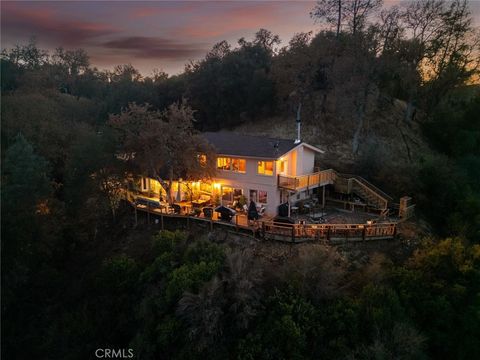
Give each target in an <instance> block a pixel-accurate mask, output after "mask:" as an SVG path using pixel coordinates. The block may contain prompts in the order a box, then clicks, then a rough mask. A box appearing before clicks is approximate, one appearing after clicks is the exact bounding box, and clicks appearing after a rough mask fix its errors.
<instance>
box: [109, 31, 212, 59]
mask: <svg viewBox="0 0 480 360" xmlns="http://www.w3.org/2000/svg"><path fill="white" fill-rule="evenodd" d="M102 45H103V46H104V47H105V48H108V49H115V50H121V51H123V52H125V53H129V54H131V55H132V56H136V57H140V58H144V59H179V60H185V59H188V58H190V57H195V56H198V55H200V54H203V53H205V51H206V48H205V46H204V45H203V44H191V43H190V44H189V43H182V42H177V41H173V40H169V39H164V38H160V37H146V36H128V37H122V38H118V39H114V40H110V41H107V42H104V43H103V44H102Z"/></svg>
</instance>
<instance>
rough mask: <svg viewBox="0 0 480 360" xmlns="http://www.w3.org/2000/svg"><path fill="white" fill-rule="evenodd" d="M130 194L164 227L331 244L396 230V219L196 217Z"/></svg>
mask: <svg viewBox="0 0 480 360" xmlns="http://www.w3.org/2000/svg"><path fill="white" fill-rule="evenodd" d="M133 196H134V195H131V194H130V195H129V196H127V200H128V202H129V203H130V204H131V205H132V206H133V207H134V209H135V217H136V218H137V216H138V215H137V212H138V211H140V212H142V213H146V214H147V219H148V221H155V220H156V222H158V223H159V224H160V226H161V228H162V229H163V228H164V225H165V222H166V221H168V220H169V219H182V220H183V221H185V225H186V226H187V227H190V226H191V225H192V224H193V223H200V224H201V223H203V224H206V225H207V226H208V227H209V228H210V230H213V229H214V228H215V227H224V228H225V227H227V228H230V229H232V230H235V231H242V232H246V233H248V234H250V235H252V236H253V237H256V238H262V239H268V240H278V241H284V242H292V243H300V242H305V241H315V240H317V241H327V242H331V243H336V242H343V241H367V240H384V239H393V238H394V237H395V235H396V231H397V223H396V222H388V223H375V224H370V225H369V224H284V223H278V222H274V221H273V219H272V218H269V217H264V218H262V219H260V220H258V221H248V219H247V216H246V214H244V213H237V214H236V215H235V216H234V217H233V218H232V221H230V222H227V221H223V220H221V219H219V218H218V214H217V213H215V212H214V214H213V217H211V218H208V217H205V215H204V214H203V213H202V214H200V215H199V216H192V215H185V214H171V213H165V211H164V210H163V209H161V208H156V207H151V206H148V205H147V206H145V205H138V204H136V203H135V201H133V199H134V197H133Z"/></svg>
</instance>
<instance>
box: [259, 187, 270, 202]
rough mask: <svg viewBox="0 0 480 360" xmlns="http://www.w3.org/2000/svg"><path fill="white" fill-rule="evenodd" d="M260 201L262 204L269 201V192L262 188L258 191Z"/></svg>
mask: <svg viewBox="0 0 480 360" xmlns="http://www.w3.org/2000/svg"><path fill="white" fill-rule="evenodd" d="M258 202H259V203H260V204H266V203H267V202H268V198H267V192H266V191H262V190H260V191H259V192H258Z"/></svg>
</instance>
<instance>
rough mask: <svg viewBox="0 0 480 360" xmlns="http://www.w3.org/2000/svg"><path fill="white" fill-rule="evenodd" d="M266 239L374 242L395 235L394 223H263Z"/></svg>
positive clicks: (395, 226)
mask: <svg viewBox="0 0 480 360" xmlns="http://www.w3.org/2000/svg"><path fill="white" fill-rule="evenodd" d="M262 228H263V232H264V234H265V236H266V237H271V238H274V239H277V240H289V239H290V240H291V241H293V242H295V241H306V240H321V239H324V240H374V239H392V238H393V237H394V236H395V234H396V228H397V224H396V223H395V222H388V223H376V224H371V225H369V224H282V223H275V222H264V223H263V224H262Z"/></svg>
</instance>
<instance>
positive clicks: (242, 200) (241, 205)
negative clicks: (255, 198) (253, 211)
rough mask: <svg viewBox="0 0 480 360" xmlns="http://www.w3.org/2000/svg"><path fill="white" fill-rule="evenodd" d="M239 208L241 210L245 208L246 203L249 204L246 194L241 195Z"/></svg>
mask: <svg viewBox="0 0 480 360" xmlns="http://www.w3.org/2000/svg"><path fill="white" fill-rule="evenodd" d="M237 205H238V208H239V209H240V210H243V207H244V206H245V205H247V197H246V196H245V195H241V196H240V197H239V198H238V204H237Z"/></svg>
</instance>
